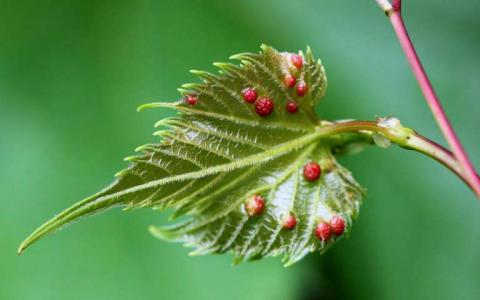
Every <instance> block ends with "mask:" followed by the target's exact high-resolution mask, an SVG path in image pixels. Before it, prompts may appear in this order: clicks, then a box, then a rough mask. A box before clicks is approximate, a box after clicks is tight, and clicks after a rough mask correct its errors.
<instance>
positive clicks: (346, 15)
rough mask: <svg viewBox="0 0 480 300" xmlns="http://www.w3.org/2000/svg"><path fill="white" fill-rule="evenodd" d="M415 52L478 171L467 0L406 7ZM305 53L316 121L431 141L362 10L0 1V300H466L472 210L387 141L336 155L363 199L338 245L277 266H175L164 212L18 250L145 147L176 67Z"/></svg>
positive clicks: (102, 222) (425, 114)
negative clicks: (352, 123)
mask: <svg viewBox="0 0 480 300" xmlns="http://www.w3.org/2000/svg"><path fill="white" fill-rule="evenodd" d="M405 2H406V3H405V4H404V6H405V7H404V15H405V18H406V22H407V24H408V27H409V29H410V31H411V35H412V38H413V40H414V41H415V42H416V45H417V47H418V51H419V53H420V55H421V57H422V58H423V61H424V64H425V66H426V68H427V70H428V71H429V73H430V75H431V77H432V80H433V82H434V84H435V86H436V87H437V89H438V93H439V95H440V97H441V99H443V103H444V105H445V108H446V110H447V111H448V113H449V115H450V117H451V120H452V122H453V124H454V126H455V128H456V129H457V130H458V133H459V135H460V137H461V139H462V141H463V142H464V145H465V147H466V148H467V149H468V150H469V153H470V155H471V157H472V159H473V161H474V163H475V164H476V165H477V167H480V151H479V147H478V140H479V138H480V133H479V132H480V117H479V115H480V101H479V97H480V55H479V53H480V18H479V17H478V16H479V13H480V2H479V1H478V0H462V1H460V0H459V1H455V2H452V1H447V0H443V1H439V0H436V1H434V0H428V1H426V0H424V1H405ZM262 42H265V43H268V44H271V45H273V46H274V47H276V48H278V49H279V50H290V51H296V50H297V49H299V48H302V49H303V48H305V46H306V45H307V44H309V45H310V46H312V48H313V50H314V53H315V55H317V56H319V57H321V58H322V60H323V62H324V64H325V66H326V69H327V73H328V76H329V83H330V84H329V88H328V91H327V96H326V97H325V99H324V100H325V101H323V102H322V103H321V104H320V105H319V107H318V112H319V114H320V115H321V116H322V117H324V118H328V119H336V118H358V119H373V118H375V117H376V116H388V115H394V116H397V117H399V118H400V119H401V120H402V122H403V123H404V124H405V125H407V126H410V127H413V128H415V129H417V130H418V131H420V132H421V133H423V134H425V135H427V136H430V137H432V138H433V139H434V140H437V141H443V140H442V138H441V135H440V134H439V131H438V129H437V128H436V125H435V122H434V121H433V119H432V116H431V114H430V112H429V110H428V108H427V106H426V104H425V103H424V101H423V98H422V95H421V93H420V91H419V88H418V87H417V84H416V82H415V81H414V79H413V76H412V74H411V72H410V70H409V68H408V65H407V63H406V61H405V59H404V56H403V54H402V52H401V50H400V48H399V45H398V43H397V41H396V39H395V37H394V34H393V32H392V29H391V27H390V25H389V23H388V21H387V19H386V18H385V17H384V16H383V13H382V12H381V11H380V10H379V9H378V8H377V6H376V4H375V3H374V1H373V0H370V1H355V0H350V1H338V0H315V1H314V0H302V1H298V0H295V1H273V0H270V1H267V0H261V1H260V0H247V1H245V0H243V1H221V0H215V1H206V0H193V1H192V0H189V1H186V0H176V1H86V0H82V1H55V0H50V1H47V0H31V1H22V0H15V1H7V0H0V191H1V195H2V196H1V208H0V228H1V229H0V299H71V300H73V299H154V298H156V299H479V298H480V205H479V202H478V201H477V200H476V199H475V197H474V196H473V194H472V193H471V192H470V191H469V190H468V189H467V188H466V187H465V185H464V184H463V183H462V182H461V181H460V180H458V179H457V178H456V177H455V176H454V175H452V174H451V173H449V172H448V171H447V170H446V169H445V168H443V167H442V166H440V165H439V164H437V163H435V162H434V161H432V160H430V159H427V158H425V157H423V156H420V155H418V154H415V153H412V152H408V151H404V150H401V149H398V148H395V147H392V148H390V149H388V150H383V149H378V148H373V147H372V148H371V149H368V150H366V151H365V152H363V153H361V154H358V155H356V156H352V157H346V158H342V159H341V161H342V162H343V164H344V165H346V166H347V167H349V168H350V169H351V170H352V171H353V173H354V175H355V176H356V178H357V180H358V181H359V182H360V183H362V184H363V185H364V186H365V187H367V188H368V190H369V193H368V197H367V199H366V200H365V202H364V205H363V207H362V213H361V215H360V218H359V220H358V222H357V223H356V225H355V228H354V230H353V233H352V235H351V237H350V238H349V239H347V240H344V241H342V242H341V243H339V244H338V245H337V246H336V247H334V248H333V249H332V250H330V251H329V252H328V253H327V254H325V255H323V256H319V255H310V256H308V257H307V258H306V259H304V260H303V261H301V262H300V263H298V264H296V265H294V266H293V267H290V268H283V267H282V265H281V263H280V261H279V259H265V260H262V261H259V262H255V263H246V264H243V265H240V266H238V267H232V266H231V265H230V262H231V257H230V256H228V255H223V256H218V255H213V256H205V257H196V258H191V257H188V255H187V253H188V249H186V248H183V247H182V246H181V245H179V244H168V243H165V242H160V241H158V240H156V239H154V238H153V237H152V236H150V235H149V233H148V232H147V230H146V229H147V226H148V225H150V224H162V223H164V222H165V221H166V214H159V213H158V212H153V211H150V210H137V211H133V212H129V213H123V212H121V211H119V210H115V211H110V212H108V213H106V214H104V215H101V216H98V217H95V218H91V219H89V220H87V221H84V222H81V224H80V225H78V224H76V225H73V226H71V227H70V228H68V230H65V231H63V232H61V233H58V234H56V235H54V236H52V237H49V238H47V239H45V240H44V241H42V242H40V243H39V244H38V245H35V246H34V247H32V248H31V249H29V251H27V252H26V253H25V255H23V256H21V257H19V256H17V255H16V248H17V246H18V245H19V243H20V242H21V241H22V239H23V238H24V237H26V235H27V234H29V233H30V232H31V231H32V230H33V229H34V228H35V227H36V226H38V225H40V224H41V223H42V222H43V221H45V220H46V219H48V218H50V217H51V216H53V215H54V214H55V213H57V212H59V211H60V210H61V209H63V208H65V207H67V206H69V205H70V204H72V203H73V202H75V201H77V200H79V199H81V198H83V197H84V196H87V195H89V194H91V193H92V192H96V191H97V190H98V189H100V188H102V187H103V186H104V185H105V184H107V183H109V182H110V181H111V180H112V177H113V174H114V173H115V172H116V171H118V170H120V169H122V168H124V167H125V165H126V164H125V163H124V162H123V161H122V158H123V157H125V156H128V155H130V154H132V152H133V149H134V148H135V147H136V146H137V145H140V144H143V143H146V142H149V141H154V140H155V138H154V137H152V136H151V133H152V132H153V128H152V125H153V123H154V121H156V120H157V119H159V118H162V117H165V116H167V115H168V114H169V113H171V112H170V111H163V110H153V111H148V112H144V113H141V114H138V113H136V112H135V108H136V107H137V106H138V105H139V104H141V103H143V102H149V101H155V100H170V99H171V100H174V99H177V97H178V95H177V92H176V88H177V87H178V86H179V85H180V84H182V83H184V82H189V81H192V80H194V78H193V76H192V75H190V74H189V73H188V70H189V69H207V70H213V67H212V66H211V62H213V61H224V60H226V59H227V58H228V57H229V56H230V55H231V54H234V53H238V52H244V51H258V50H259V45H260V43H262Z"/></svg>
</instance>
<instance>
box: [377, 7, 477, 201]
mask: <svg viewBox="0 0 480 300" xmlns="http://www.w3.org/2000/svg"><path fill="white" fill-rule="evenodd" d="M401 8H402V1H401V0H393V3H392V7H391V9H390V10H389V11H386V13H387V15H388V16H389V19H390V22H391V23H392V26H393V29H394V30H395V33H396V34H397V37H398V40H399V42H400V45H401V46H402V49H403V51H404V52H405V55H406V57H407V60H408V62H409V63H410V66H411V68H412V71H413V74H414V75H415V78H416V79H417V81H418V84H419V85H420V89H421V90H422V93H423V95H424V97H425V100H426V101H427V103H428V105H429V106H430V110H431V111H432V113H433V116H434V117H435V120H436V121H437V123H438V126H439V127H440V129H441V131H442V133H443V135H444V137H445V139H446V140H447V143H448V144H449V146H450V148H451V149H452V152H453V154H454V156H455V158H456V159H457V160H458V162H459V164H460V166H461V167H462V171H463V172H464V173H465V178H467V180H468V182H469V184H470V185H471V187H472V188H473V190H474V192H475V194H476V195H477V197H479V198H480V178H479V177H478V176H477V175H476V172H475V167H474V166H473V164H472V162H471V161H470V159H469V158H468V155H467V153H466V152H465V150H464V148H463V146H462V144H461V143H460V140H459V138H458V137H457V134H456V133H455V130H454V129H453V127H452V125H451V124H450V121H449V120H448V118H447V115H446V113H445V111H444V109H443V107H442V105H441V104H440V100H439V99H438V97H437V95H436V93H435V90H434V89H433V86H432V84H431V82H430V80H429V78H428V76H427V74H426V72H425V70H424V68H423V66H422V63H421V62H420V58H419V57H418V55H417V52H416V51H415V47H414V46H413V43H412V41H411V39H410V37H409V35H408V32H407V29H406V27H405V24H404V22H403V18H402V14H401Z"/></svg>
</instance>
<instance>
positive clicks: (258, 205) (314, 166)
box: [245, 161, 345, 242]
mask: <svg viewBox="0 0 480 300" xmlns="http://www.w3.org/2000/svg"><path fill="white" fill-rule="evenodd" d="M321 173H322V172H321V168H320V165H319V164H318V163H317V162H314V161H311V162H308V163H307V164H306V165H305V166H304V167H303V177H304V178H305V180H307V181H315V180H317V179H319V178H320V176H321ZM264 209H265V198H263V197H262V196H260V195H254V196H253V197H251V198H249V199H248V200H247V202H246V203H245V210H246V211H247V214H248V215H249V216H251V217H254V216H257V215H260V214H262V213H263V211H264ZM282 222H283V229H285V230H291V229H293V228H295V226H297V218H296V217H295V215H294V214H293V213H290V214H288V215H286V216H285V217H284V218H283V220H282ZM344 231H345V219H344V218H343V217H341V216H338V215H337V216H333V217H332V218H331V219H330V222H325V221H322V222H319V223H318V224H317V227H316V228H315V234H316V236H317V237H318V239H319V240H321V241H323V242H326V241H328V240H330V238H331V237H332V236H333V235H335V236H340V235H342V234H343V232H344Z"/></svg>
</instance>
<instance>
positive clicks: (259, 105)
mask: <svg viewBox="0 0 480 300" xmlns="http://www.w3.org/2000/svg"><path fill="white" fill-rule="evenodd" d="M290 61H291V63H292V64H293V65H294V66H295V67H296V68H297V69H299V70H300V69H301V68H302V67H303V57H302V56H301V55H298V54H291V55H290ZM283 82H284V84H285V86H286V87H287V88H293V87H294V86H295V85H296V86H297V87H296V91H297V95H298V96H300V97H302V96H304V95H305V94H306V93H307V92H308V86H307V83H306V82H305V81H304V80H300V81H299V82H298V83H297V78H295V76H294V75H292V74H287V75H286V76H285V78H284V80H283ZM242 96H243V100H245V102H247V103H255V112H256V113H257V114H258V115H259V116H261V117H266V116H268V115H270V114H272V112H273V109H274V106H275V105H274V103H273V100H272V99H271V98H269V97H265V96H262V97H258V94H257V91H256V90H255V88H253V87H247V88H245V89H243V90H242ZM184 100H185V102H186V103H188V104H190V105H196V104H197V103H198V97H197V96H196V95H194V94H192V95H187V96H186V97H185V98H184ZM285 109H286V110H287V111H288V112H289V113H291V114H293V113H296V112H297V111H298V104H297V103H296V102H294V101H292V100H289V101H288V102H287V105H286V107H285Z"/></svg>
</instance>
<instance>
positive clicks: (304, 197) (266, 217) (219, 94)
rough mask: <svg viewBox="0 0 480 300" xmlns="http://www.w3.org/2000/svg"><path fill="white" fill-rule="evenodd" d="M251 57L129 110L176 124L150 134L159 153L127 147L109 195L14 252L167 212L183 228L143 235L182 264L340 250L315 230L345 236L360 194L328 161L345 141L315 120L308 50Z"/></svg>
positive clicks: (321, 81)
mask: <svg viewBox="0 0 480 300" xmlns="http://www.w3.org/2000/svg"><path fill="white" fill-rule="evenodd" d="M261 48H262V51H261V52H260V53H256V54H254V53H242V54H238V55H234V56H232V59H236V60H239V61H240V64H239V65H235V64H230V63H215V64H214V65H215V66H217V67H218V68H219V69H220V74H211V73H208V72H203V71H192V73H194V74H196V75H198V77H200V78H201V79H202V80H203V82H202V83H194V84H186V85H183V86H182V88H181V89H179V91H180V93H181V94H182V99H181V100H179V101H178V102H176V103H152V104H146V105H143V106H141V107H140V109H144V108H151V107H166V108H172V109H175V110H176V111H177V112H178V113H179V115H178V116H176V117H171V118H167V119H164V120H161V121H159V122H158V123H157V124H156V126H157V127H161V130H159V131H157V132H156V133H155V134H156V135H158V136H160V137H161V141H160V142H159V143H157V144H147V145H144V146H141V147H139V148H138V149H137V151H138V152H140V153H141V154H139V155H136V156H132V157H129V158H127V160H128V161H129V162H131V165H130V166H129V167H128V168H127V169H126V170H124V171H121V172H120V173H118V174H117V175H116V177H117V180H116V181H115V182H114V183H113V184H112V185H111V186H109V187H108V188H106V189H105V190H103V191H101V192H99V193H98V194H95V195H93V196H92V197H89V198H87V199H85V200H83V201H81V202H79V203H77V204H75V205H74V206H72V207H70V208H68V209H67V210H65V211H64V212H62V213H60V214H59V215H57V216H56V217H55V218H53V219H52V220H50V221H48V222H47V223H45V224H44V225H42V226H41V227H40V228H38V229H37V230H36V231H35V232H34V233H32V235H30V236H29V237H28V238H27V240H25V241H24V242H23V243H22V245H21V246H20V249H19V251H20V252H21V251H23V250H24V249H25V248H26V247H27V246H28V245H30V244H32V243H33V242H35V241H36V240H38V239H39V238H41V237H43V236H44V235H46V234H48V233H50V232H52V231H55V230H56V229H58V228H60V227H63V226H64V225H66V224H69V223H71V222H72V221H74V220H76V219H78V218H80V217H83V216H87V215H91V214H94V213H98V212H101V211H104V210H106V209H109V208H112V207H118V206H120V207H124V208H125V209H133V208H139V207H153V208H156V209H160V210H163V209H166V208H173V209H174V211H175V212H174V214H173V216H172V217H173V218H175V217H178V216H186V220H183V221H182V222H179V223H178V224H175V225H172V226H167V227H152V228H151V232H152V233H153V234H154V235H156V236H157V237H160V238H162V239H167V240H174V241H181V242H184V243H186V244H187V245H189V246H192V247H194V248H195V251H194V252H193V254H205V253H212V252H217V253H223V252H233V254H234V255H235V261H236V262H241V261H244V260H252V259H258V258H261V257H263V256H268V255H283V257H284V262H285V264H286V265H289V264H292V263H294V262H296V261H298V260H299V259H301V258H302V257H304V256H305V255H306V254H308V253H309V252H314V251H319V252H322V251H324V250H325V249H327V248H328V247H329V246H330V245H332V244H333V243H334V242H335V241H336V240H338V239H339V238H341V237H342V234H341V233H343V229H342V230H341V233H340V234H338V235H335V234H334V235H332V237H331V238H330V236H328V235H325V234H324V232H322V235H319V233H318V229H317V226H318V225H319V224H329V222H330V220H332V218H334V217H337V218H336V220H338V218H341V219H342V220H344V221H345V222H346V229H345V230H346V231H347V232H348V230H349V229H350V227H351V225H352V221H353V219H354V218H355V216H356V215H357V213H358V209H359V206H360V202H361V198H362V194H363V189H362V188H361V187H360V186H359V185H358V184H357V183H356V181H355V180H354V179H353V178H352V176H351V175H350V173H349V172H348V171H347V170H346V169H344V168H343V167H342V166H340V165H339V164H338V162H337V161H336V159H335V157H334V155H333V154H332V149H346V148H345V147H343V146H345V145H346V144H348V141H350V140H355V139H349V138H345V139H344V138H343V137H341V136H340V135H338V136H335V137H332V136H331V135H330V134H329V133H328V132H326V131H325V130H323V127H324V126H323V125H322V122H320V120H319V119H318V118H317V116H316V115H315V112H314V105H315V104H316V103H317V102H318V101H319V100H320V99H321V98H322V96H323V95H324V93H325V89H326V85H327V80H326V76H325V71H324V68H323V66H322V64H321V63H320V61H316V60H315V59H314V57H313V55H312V52H311V50H310V49H309V48H307V51H306V52H305V54H303V53H302V52H300V53H299V54H291V53H281V52H278V51H276V50H275V49H273V48H271V47H269V46H265V45H263V46H262V47H261ZM351 135H352V134H351ZM358 140H359V141H360V140H362V139H358ZM361 142H363V140H362V141H361ZM309 163H310V164H309ZM252 201H253V202H252ZM287 219H288V224H287V225H286V224H285V222H286V221H285V220H287ZM322 226H324V227H322V228H323V229H322V230H324V229H325V228H326V229H327V231H328V226H327V227H325V225H322ZM337 228H338V226H337ZM335 232H337V233H338V232H339V231H338V229H337V231H335ZM325 236H327V237H328V238H324V237H325ZM320 237H322V238H320Z"/></svg>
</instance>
